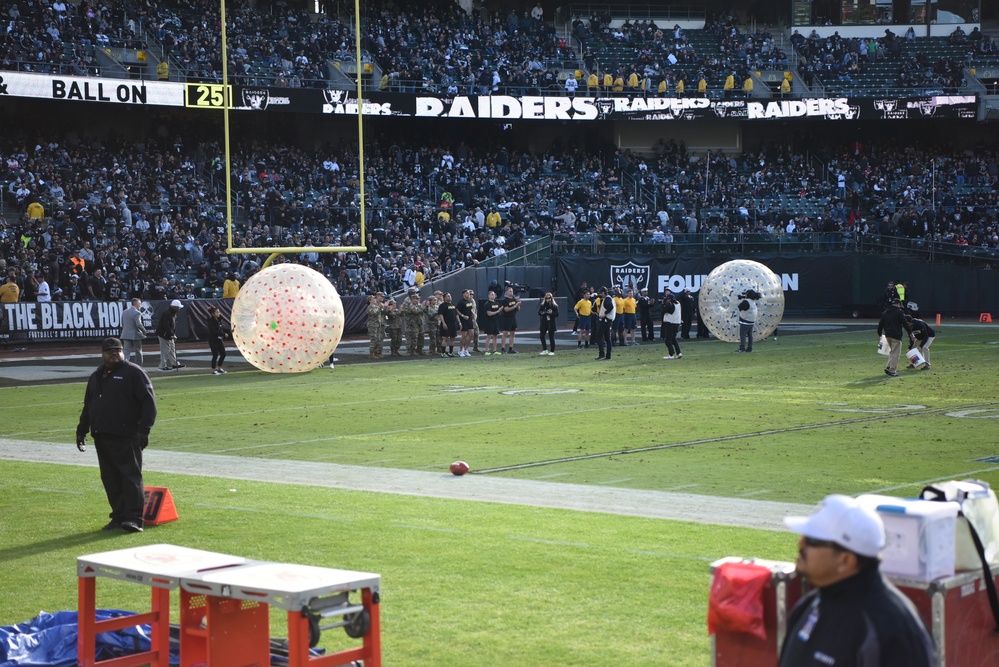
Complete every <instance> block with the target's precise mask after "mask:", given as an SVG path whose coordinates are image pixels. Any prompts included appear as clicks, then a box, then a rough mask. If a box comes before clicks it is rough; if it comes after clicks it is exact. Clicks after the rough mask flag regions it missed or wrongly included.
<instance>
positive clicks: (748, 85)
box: [742, 75, 753, 100]
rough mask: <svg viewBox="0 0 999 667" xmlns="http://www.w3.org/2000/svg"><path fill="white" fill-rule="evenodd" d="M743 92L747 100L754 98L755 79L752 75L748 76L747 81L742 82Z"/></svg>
mask: <svg viewBox="0 0 999 667" xmlns="http://www.w3.org/2000/svg"><path fill="white" fill-rule="evenodd" d="M742 92H743V94H745V96H746V99H747V100H748V99H749V98H750V97H752V96H753V77H752V76H751V75H750V76H747V77H746V80H745V81H743V82H742Z"/></svg>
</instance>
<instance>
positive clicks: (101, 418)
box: [76, 338, 156, 533]
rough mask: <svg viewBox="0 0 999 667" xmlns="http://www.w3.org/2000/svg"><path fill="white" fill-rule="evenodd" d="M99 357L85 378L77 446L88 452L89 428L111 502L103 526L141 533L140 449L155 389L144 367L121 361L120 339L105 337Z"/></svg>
mask: <svg viewBox="0 0 999 667" xmlns="http://www.w3.org/2000/svg"><path fill="white" fill-rule="evenodd" d="M101 356H102V358H103V360H104V363H103V365H101V366H100V367H99V368H98V369H97V370H96V371H94V373H93V374H92V375H91V376H90V379H89V380H88V381H87V391H86V393H85V394H84V397H83V411H82V412H81V413H80V423H79V424H78V425H77V427H76V448H77V449H79V450H80V451H81V452H84V451H86V449H87V444H86V438H87V432H88V431H89V432H90V433H91V434H93V436H94V444H95V445H96V447H97V462H98V464H99V465H100V469H101V482H102V483H103V484H104V492H105V493H106V494H107V497H108V504H110V505H111V515H110V516H111V521H110V522H109V523H108V524H107V525H106V526H104V528H103V530H114V529H116V528H121V529H122V530H124V531H125V532H128V533H141V532H142V507H143V501H144V499H143V491H144V486H143V483H142V451H143V450H144V449H145V448H146V446H147V445H148V444H149V431H150V430H151V429H152V428H153V423H154V422H155V421H156V394H155V392H154V391H153V383H152V382H151V381H150V379H149V376H148V375H146V372H145V371H144V370H142V368H141V367H140V366H136V365H135V364H133V363H131V362H130V361H125V357H124V355H123V354H122V346H121V341H120V340H118V339H117V338H105V339H104V342H103V344H102V345H101Z"/></svg>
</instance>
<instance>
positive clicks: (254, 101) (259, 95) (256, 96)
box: [243, 88, 270, 111]
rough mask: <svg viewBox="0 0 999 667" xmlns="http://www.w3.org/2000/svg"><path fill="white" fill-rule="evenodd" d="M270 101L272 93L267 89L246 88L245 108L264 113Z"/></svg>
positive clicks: (244, 92)
mask: <svg viewBox="0 0 999 667" xmlns="http://www.w3.org/2000/svg"><path fill="white" fill-rule="evenodd" d="M269 100H270V93H268V92H267V89H266V88H244V89H243V106H244V107H246V108H249V109H253V110H254V111H263V110H264V109H266V108H267V103H268V101H269Z"/></svg>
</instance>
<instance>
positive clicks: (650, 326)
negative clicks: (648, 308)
mask: <svg viewBox="0 0 999 667" xmlns="http://www.w3.org/2000/svg"><path fill="white" fill-rule="evenodd" d="M641 320H642V340H655V339H656V325H655V323H654V322H653V321H652V314H651V313H642V314H641Z"/></svg>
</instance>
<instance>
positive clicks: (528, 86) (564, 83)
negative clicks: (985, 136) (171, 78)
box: [0, 0, 996, 96]
mask: <svg viewBox="0 0 999 667" xmlns="http://www.w3.org/2000/svg"><path fill="white" fill-rule="evenodd" d="M323 7H324V8H325V9H326V12H325V13H322V14H318V15H314V14H310V13H307V12H305V11H303V10H302V9H296V8H292V7H289V6H288V3H285V2H267V1H263V0H261V1H259V2H257V3H255V4H254V5H253V6H252V7H251V5H250V3H249V2H247V1H245V0H237V1H236V2H232V3H228V4H227V10H226V12H227V13H226V18H227V39H228V58H229V62H228V72H229V75H230V77H231V80H232V81H233V82H234V83H237V84H246V85H267V86H276V87H327V86H329V85H335V84H334V81H338V82H339V84H340V85H342V84H343V83H344V82H346V81H347V79H342V78H341V79H336V77H335V76H334V71H335V68H336V67H340V68H343V67H352V66H353V65H352V64H353V61H354V60H355V55H356V52H355V46H354V39H353V32H354V29H353V22H352V16H351V14H352V11H353V6H352V4H351V5H350V6H347V4H344V3H342V2H333V1H328V2H323ZM364 12H365V14H364V16H363V23H362V28H361V32H362V44H363V53H364V55H362V58H363V59H365V61H372V62H374V63H375V64H377V66H378V68H379V70H380V72H381V79H380V80H378V81H371V82H370V85H372V86H377V87H378V88H379V89H381V90H384V91H392V92H404V93H416V92H427V93H438V94H449V95H456V94H480V95H481V94H492V93H505V94H538V93H544V94H569V95H573V94H577V92H578V94H583V93H584V92H585V93H587V94H601V95H615V94H632V95H634V94H644V95H660V96H661V95H681V96H682V95H705V94H708V91H712V92H713V91H720V94H724V95H726V96H733V95H739V94H748V93H750V92H751V90H752V83H751V82H752V76H751V72H754V71H760V70H780V71H787V70H789V69H791V66H792V63H791V61H790V58H789V56H788V54H787V53H785V52H784V51H783V50H782V49H781V48H780V43H779V42H778V41H777V40H776V39H775V38H774V36H773V35H771V34H769V33H767V32H766V31H760V32H756V33H753V34H749V33H745V32H743V31H741V30H740V29H739V28H738V27H737V25H736V22H735V20H734V19H733V17H731V16H721V17H718V18H709V19H708V20H707V22H706V25H705V28H704V29H703V30H701V31H697V32H699V33H701V34H702V35H706V36H707V37H708V40H707V42H703V43H701V46H700V47H697V46H696V45H695V43H694V41H692V40H691V39H690V38H689V35H688V34H687V33H686V32H685V30H684V29H682V28H681V27H680V26H679V25H673V27H669V26H668V25H657V24H656V22H655V21H653V20H638V21H634V22H632V21H630V20H628V21H625V22H624V23H623V25H618V24H617V22H616V21H614V20H613V18H612V16H611V15H610V14H606V13H605V14H600V15H598V14H594V15H592V16H590V17H589V18H588V19H583V18H581V17H574V18H573V20H572V22H571V25H570V26H569V28H568V34H562V33H560V31H559V30H557V29H556V27H555V24H554V22H553V21H551V20H550V19H549V20H546V17H545V16H544V12H543V10H542V9H541V7H540V4H539V5H538V6H536V7H535V8H534V9H532V10H530V11H522V12H520V13H518V12H517V11H514V10H510V11H494V12H489V11H485V10H478V9H477V10H475V11H473V12H472V13H471V14H467V13H465V12H464V11H463V10H462V9H461V8H460V7H459V6H458V5H457V3H455V2H454V1H453V0H433V1H429V2H421V3H419V5H418V6H410V5H403V4H397V3H395V2H393V0H373V1H372V2H366V3H365V5H364ZM5 14H6V15H5V16H2V17H0V18H3V19H4V22H5V23H6V28H5V30H4V31H3V33H2V34H0V68H3V69H17V70H22V71H32V72H39V73H50V74H64V75H65V74H72V75H81V76H82V75H97V74H99V73H100V63H99V62H98V55H97V54H96V53H95V47H112V48H118V47H121V48H126V47H127V48H131V49H137V50H138V49H141V50H146V49H147V48H151V49H152V52H153V54H154V55H155V54H158V53H162V54H163V55H164V57H165V58H166V61H167V62H168V63H169V65H168V69H170V68H172V70H173V71H174V72H179V74H180V76H181V77H183V78H185V79H187V80H205V81H219V80H221V75H222V63H221V31H220V30H219V25H220V22H221V14H220V11H219V4H218V3H217V2H214V1H213V0H165V1H163V2H154V0H82V1H81V2H80V3H79V4H76V3H75V2H73V1H67V0H19V2H16V3H11V4H10V6H9V7H7V8H6V12H5ZM341 17H342V18H341ZM949 41H950V43H951V44H953V45H962V46H966V47H967V52H966V53H964V54H963V55H962V56H961V57H960V58H948V59H942V60H941V61H940V62H935V61H934V62H927V61H926V56H925V55H922V56H921V55H920V53H919V51H918V48H913V47H912V45H914V44H915V43H916V42H915V34H914V32H913V31H912V30H911V29H910V31H909V32H907V33H906V34H905V36H904V37H899V36H897V35H895V34H894V33H892V32H891V30H886V31H885V35H884V37H880V38H877V39H874V38H844V37H841V36H840V35H839V33H838V32H837V33H835V34H834V35H832V36H831V37H827V38H820V37H819V36H818V35H817V34H816V33H815V32H814V31H813V33H812V35H811V36H810V37H809V38H807V39H806V38H805V37H804V36H803V35H801V34H799V33H797V32H795V34H794V35H793V36H792V38H791V42H792V44H793V46H794V47H795V48H796V49H797V51H798V53H799V54H800V55H801V57H802V63H801V64H800V65H799V71H800V72H801V75H802V78H803V80H804V82H805V83H806V84H807V85H809V86H811V85H812V84H813V83H814V82H815V81H816V80H818V81H819V82H826V83H828V82H831V81H838V82H850V81H852V80H853V79H855V78H856V77H857V76H858V75H859V74H862V73H863V72H864V71H865V69H866V68H867V65H868V63H870V62H873V61H875V60H879V59H886V60H887V61H890V62H897V63H899V68H898V82H897V83H898V86H899V87H907V88H912V87H931V88H939V87H943V88H945V89H948V90H953V89H955V88H957V87H960V86H961V85H962V76H961V67H962V65H963V64H965V63H966V62H968V60H969V59H971V58H973V57H987V56H989V55H990V54H994V53H995V52H996V48H995V44H994V42H993V41H992V40H991V38H989V37H988V36H987V35H983V34H982V33H981V32H980V31H978V30H977V29H976V30H974V31H973V32H972V33H971V34H965V33H964V32H963V31H961V30H960V29H957V30H955V32H954V34H952V35H951V37H950V40H949ZM622 48H623V53H625V54H626V55H625V56H623V59H622V56H620V54H621V53H622ZM698 48H700V49H701V50H702V51H703V52H699V51H698ZM107 63H108V61H107V60H105V64H107ZM154 71H155V69H151V70H150V73H152V72H154ZM747 81H749V82H750V83H748V84H747V83H746V82H747Z"/></svg>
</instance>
